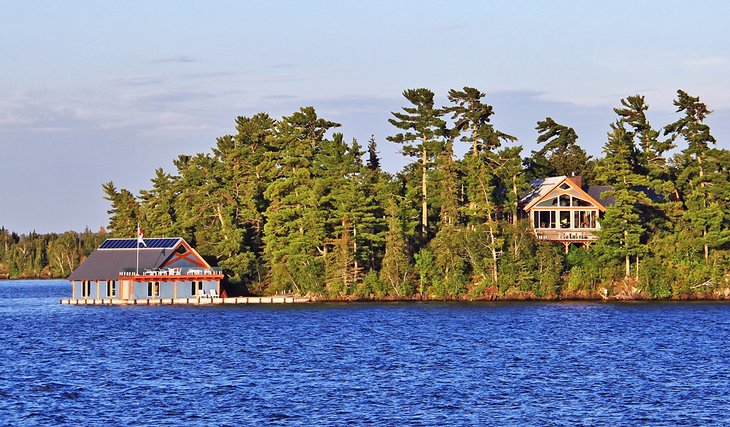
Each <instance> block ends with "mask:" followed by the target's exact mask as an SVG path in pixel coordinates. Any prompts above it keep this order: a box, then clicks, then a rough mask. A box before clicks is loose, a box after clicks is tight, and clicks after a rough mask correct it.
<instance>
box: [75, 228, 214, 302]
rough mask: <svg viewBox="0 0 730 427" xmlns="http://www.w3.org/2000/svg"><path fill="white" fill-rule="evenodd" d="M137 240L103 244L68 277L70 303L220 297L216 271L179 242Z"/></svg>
mask: <svg viewBox="0 0 730 427" xmlns="http://www.w3.org/2000/svg"><path fill="white" fill-rule="evenodd" d="M142 240H143V241H144V244H138V240H137V239H107V240H105V241H104V243H102V244H101V246H99V248H98V249H97V250H96V251H94V252H93V253H92V254H91V255H89V257H88V258H87V259H86V260H85V261H84V262H83V263H82V264H81V265H80V266H79V267H78V268H77V269H76V270H75V271H74V272H73V273H72V274H71V275H70V276H69V277H68V280H69V282H71V299H72V300H109V303H113V304H116V303H118V304H135V303H137V302H138V301H141V302H147V303H149V302H152V301H151V300H160V299H163V298H165V299H169V300H171V301H172V300H176V299H183V298H202V297H218V296H219V295H220V282H221V280H222V279H223V274H222V273H221V270H220V269H216V268H212V267H211V266H210V265H209V264H208V263H207V262H206V261H205V260H204V259H203V258H202V257H201V256H200V254H198V252H197V251H195V249H193V248H192V247H191V246H190V245H189V244H188V243H187V242H186V241H185V240H184V239H182V238H179V237H176V238H154V239H142ZM138 246H139V247H138Z"/></svg>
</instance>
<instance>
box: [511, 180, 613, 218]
mask: <svg viewBox="0 0 730 427" xmlns="http://www.w3.org/2000/svg"><path fill="white" fill-rule="evenodd" d="M564 183H565V184H567V185H568V187H567V188H568V189H567V190H563V189H561V188H560V187H561V186H562V185H563V184H564ZM530 186H531V187H532V188H531V190H530V191H529V192H528V193H527V194H525V196H524V197H522V199H521V200H520V204H521V205H522V206H523V209H524V210H525V211H529V210H530V209H532V208H533V207H534V206H535V205H536V204H537V203H539V202H541V201H543V200H545V199H548V198H552V197H556V196H558V195H560V194H567V193H569V192H572V193H573V194H574V195H575V196H577V197H579V198H581V199H584V200H586V201H588V202H590V203H592V204H593V205H595V206H596V207H597V208H598V209H599V210H601V211H605V210H606V203H605V202H610V203H608V204H609V205H610V204H612V201H610V200H609V199H600V194H601V193H602V192H604V191H608V190H610V189H611V187H586V189H585V190H584V189H583V188H582V187H581V185H580V177H568V176H552V177H548V178H539V179H536V180H534V181H532V182H531V183H530ZM593 188H595V189H596V190H595V191H592V190H591V189H593ZM591 193H593V194H591ZM596 195H597V197H596ZM602 202H604V203H602Z"/></svg>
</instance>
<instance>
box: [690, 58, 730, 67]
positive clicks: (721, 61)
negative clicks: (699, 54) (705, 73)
mask: <svg viewBox="0 0 730 427" xmlns="http://www.w3.org/2000/svg"><path fill="white" fill-rule="evenodd" d="M727 64H730V60H729V59H728V58H723V57H721V56H712V57H708V58H695V59H688V60H686V61H685V62H684V65H686V66H688V67H692V68H701V67H713V66H720V65H727Z"/></svg>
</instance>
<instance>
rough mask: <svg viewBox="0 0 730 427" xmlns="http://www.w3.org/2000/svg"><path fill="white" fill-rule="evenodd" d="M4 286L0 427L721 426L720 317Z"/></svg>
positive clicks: (724, 374)
mask: <svg viewBox="0 0 730 427" xmlns="http://www.w3.org/2000/svg"><path fill="white" fill-rule="evenodd" d="M69 295H70V286H69V285H68V283H67V282H65V281H4V282H0V325H2V328H3V330H2V333H1V334H0V356H2V357H1V360H2V363H1V364H0V425H80V424H86V425H89V424H91V425H99V424H121V425H130V424H135V425H136V424H143V425H180V424H192V425H194V424H200V425H242V424H243V425H251V424H259V425H307V426H310V425H396V426H398V425H445V424H448V425H500V426H504V425H520V426H522V425H576V424H581V425H730V369H729V366H728V362H729V361H730V304H726V303H714V302H703V303H689V302H682V303H624V304H619V303H592V302H591V303H586V302H580V303H542V302H541V303H473V304H459V303H424V304H418V303H363V304H305V305H281V306H271V305H255V306H216V307H183V306H159V307H155V306H153V307H147V306H144V307H142V306H132V307H121V306H115V307H104V306H102V307H98V306H88V307H80V306H68V305H60V304H59V299H60V298H62V297H63V298H67V297H69Z"/></svg>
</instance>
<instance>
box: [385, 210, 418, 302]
mask: <svg viewBox="0 0 730 427" xmlns="http://www.w3.org/2000/svg"><path fill="white" fill-rule="evenodd" d="M386 215H387V218H388V231H387V232H386V234H385V257H384V258H383V267H382V268H381V270H380V280H381V281H382V282H383V283H385V284H386V285H387V286H390V287H391V288H392V289H393V292H395V294H396V295H397V296H399V297H404V296H410V294H411V292H412V288H411V274H412V272H411V263H410V260H409V257H408V247H407V245H406V239H405V233H404V230H403V224H402V223H401V218H400V213H399V209H398V205H397V203H396V201H395V200H394V199H390V201H389V202H388V205H387V206H386Z"/></svg>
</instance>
